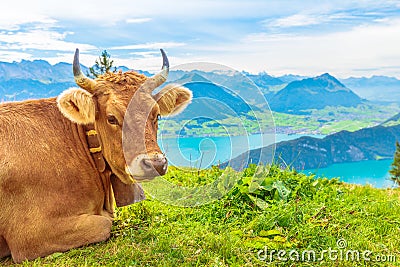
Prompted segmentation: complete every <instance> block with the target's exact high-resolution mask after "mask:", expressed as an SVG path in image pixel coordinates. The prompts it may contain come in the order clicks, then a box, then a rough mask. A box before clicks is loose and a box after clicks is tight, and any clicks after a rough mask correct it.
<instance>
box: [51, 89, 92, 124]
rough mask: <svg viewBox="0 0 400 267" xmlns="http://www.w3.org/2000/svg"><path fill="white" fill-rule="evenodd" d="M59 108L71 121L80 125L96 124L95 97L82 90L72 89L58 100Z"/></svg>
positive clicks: (62, 94)
mask: <svg viewBox="0 0 400 267" xmlns="http://www.w3.org/2000/svg"><path fill="white" fill-rule="evenodd" d="M57 106H58V108H59V110H60V111H61V113H62V114H63V115H64V116H65V117H66V118H67V119H69V120H71V121H73V122H75V123H78V124H90V123H94V122H95V113H96V106H95V103H94V100H93V95H92V94H91V93H89V92H88V91H86V90H83V89H81V88H70V89H68V90H65V91H64V92H62V93H61V94H60V95H59V96H58V98H57Z"/></svg>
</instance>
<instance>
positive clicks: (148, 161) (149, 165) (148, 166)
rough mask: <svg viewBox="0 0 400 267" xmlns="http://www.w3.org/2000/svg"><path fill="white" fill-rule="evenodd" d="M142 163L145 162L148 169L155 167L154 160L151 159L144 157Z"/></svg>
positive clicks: (144, 164)
mask: <svg viewBox="0 0 400 267" xmlns="http://www.w3.org/2000/svg"><path fill="white" fill-rule="evenodd" d="M142 163H143V166H144V167H145V168H146V169H152V168H153V161H152V160H151V159H143V160H142Z"/></svg>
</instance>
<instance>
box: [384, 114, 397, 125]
mask: <svg viewBox="0 0 400 267" xmlns="http://www.w3.org/2000/svg"><path fill="white" fill-rule="evenodd" d="M399 124H400V113H398V114H396V115H394V116H393V117H391V118H389V119H388V120H386V121H384V122H382V123H381V124H380V125H381V126H394V125H399Z"/></svg>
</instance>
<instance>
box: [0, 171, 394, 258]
mask: <svg viewBox="0 0 400 267" xmlns="http://www.w3.org/2000/svg"><path fill="white" fill-rule="evenodd" d="M219 173H220V170H218V169H216V168H214V169H211V170H203V171H199V172H192V173H190V174H188V173H186V172H184V171H182V170H179V169H175V168H172V169H171V170H170V172H169V173H168V174H167V176H166V179H167V180H169V181H173V182H176V183H177V184H179V185H185V186H193V185H195V184H206V183H208V182H210V181H212V180H213V179H215V177H216V176H218V175H219ZM240 175H241V178H240V180H239V182H238V184H237V185H236V186H234V187H233V188H232V189H231V190H230V191H229V193H228V194H227V195H226V196H224V197H223V198H222V199H220V200H219V201H215V202H213V203H210V204H207V205H204V206H199V207H195V208H183V207H176V206H170V205H166V204H163V203H160V202H159V201H157V200H155V199H149V200H146V201H144V202H141V203H138V204H134V205H131V206H128V207H124V208H119V209H117V214H116V215H117V216H116V219H115V222H114V225H113V228H112V236H111V238H110V240H108V241H107V242H103V243H100V244H95V245H90V246H86V247H82V248H78V249H73V250H70V251H68V252H65V253H55V254H53V255H50V256H48V257H46V258H41V259H37V260H34V261H31V262H25V263H23V264H21V266H105V265H107V266H266V265H267V262H266V261H261V260H259V259H258V258H257V253H258V251H259V250H260V249H264V248H265V247H267V248H268V250H269V251H271V250H272V249H276V250H278V249H282V250H285V251H288V252H289V251H290V250H297V251H298V252H299V253H301V252H302V251H304V250H315V251H316V252H317V253H319V252H321V251H323V250H328V249H329V248H332V249H337V245H336V242H337V240H339V239H344V240H346V242H347V248H348V249H351V250H359V251H365V250H370V251H371V252H372V253H373V254H372V255H377V254H382V255H394V256H395V257H396V258H397V262H395V263H390V264H389V263H388V264H387V265H384V264H381V265H380V264H376V265H375V266H400V238H399V235H400V190H399V189H375V188H372V187H369V186H355V185H348V184H344V183H340V182H338V181H337V180H335V179H332V180H328V179H318V180H316V179H314V178H313V177H310V176H306V175H304V174H301V173H297V172H295V171H292V170H281V169H280V168H278V167H277V166H272V167H271V169H270V171H269V173H268V174H267V171H266V170H261V171H258V172H256V170H255V167H254V166H253V167H251V168H249V169H247V170H245V171H244V172H242V173H241V174H240ZM253 175H255V177H258V178H261V179H259V181H260V182H259V183H257V184H255V183H254V181H252V178H251V177H253ZM326 259H328V257H326ZM11 264H12V261H11V259H10V258H6V259H3V260H0V265H11ZM269 266H374V265H373V264H372V263H370V262H364V261H345V260H343V261H340V260H336V261H330V260H325V261H316V262H281V261H277V260H276V261H274V262H273V263H272V264H269Z"/></svg>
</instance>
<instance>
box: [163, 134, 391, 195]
mask: <svg viewBox="0 0 400 267" xmlns="http://www.w3.org/2000/svg"><path fill="white" fill-rule="evenodd" d="M301 136H304V135H301ZM308 136H312V137H317V138H322V137H323V136H322V135H308ZM298 137H300V135H287V134H276V135H275V136H274V135H257V134H256V135H250V136H248V137H247V136H233V137H181V138H162V137H161V138H160V136H159V139H158V143H159V145H160V148H161V150H162V151H164V152H165V154H166V156H167V158H168V162H169V164H170V165H174V166H186V167H194V168H199V169H204V168H208V167H210V166H212V165H217V164H218V163H222V162H225V161H227V160H229V159H232V158H234V157H236V156H238V155H240V154H242V153H244V152H246V151H248V150H249V149H255V148H259V147H264V146H268V145H270V144H272V143H274V142H276V143H277V142H280V141H286V140H292V139H296V138H298ZM391 163H392V160H380V161H362V162H354V163H340V164H334V165H331V166H329V167H327V168H321V169H318V170H305V171H303V172H304V173H307V174H308V173H315V174H317V176H324V177H328V178H333V177H338V178H340V179H341V180H342V181H344V182H348V183H354V184H371V185H373V186H374V187H379V188H385V187H392V186H393V182H391V181H390V180H389V169H390V164H391Z"/></svg>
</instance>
